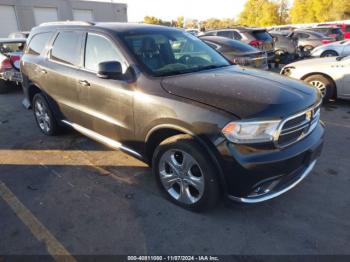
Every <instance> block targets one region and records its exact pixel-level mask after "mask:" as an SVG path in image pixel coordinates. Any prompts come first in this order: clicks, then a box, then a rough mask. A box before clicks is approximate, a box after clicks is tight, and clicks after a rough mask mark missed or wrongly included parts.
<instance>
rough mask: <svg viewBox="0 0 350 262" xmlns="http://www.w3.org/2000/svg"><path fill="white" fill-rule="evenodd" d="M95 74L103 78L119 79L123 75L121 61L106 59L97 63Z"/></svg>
mask: <svg viewBox="0 0 350 262" xmlns="http://www.w3.org/2000/svg"><path fill="white" fill-rule="evenodd" d="M97 76H98V77H100V78H105V79H115V80H119V79H122V77H123V69H122V65H121V63H119V62H117V61H107V62H102V63H100V64H98V72H97Z"/></svg>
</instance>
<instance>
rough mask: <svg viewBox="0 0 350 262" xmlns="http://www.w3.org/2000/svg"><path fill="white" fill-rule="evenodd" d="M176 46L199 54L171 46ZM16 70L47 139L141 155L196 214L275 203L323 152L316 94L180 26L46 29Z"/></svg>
mask: <svg viewBox="0 0 350 262" xmlns="http://www.w3.org/2000/svg"><path fill="white" fill-rule="evenodd" d="M174 42H181V43H184V45H191V46H192V47H193V49H192V50H193V51H189V50H186V52H185V53H182V52H181V51H178V49H176V50H175V51H174V50H173V49H172V46H173V43H174ZM21 70H22V73H23V78H24V80H23V89H24V93H25V99H26V102H25V104H26V105H27V106H32V108H33V111H34V117H35V120H36V122H37V124H38V127H39V129H40V130H41V131H42V132H43V133H44V134H46V135H54V134H57V132H58V131H59V125H60V124H64V125H68V126H70V127H72V128H74V129H76V130H78V131H79V132H81V133H82V134H84V135H86V136H89V137H91V138H93V139H95V140H97V141H99V142H101V143H104V144H106V145H108V146H110V147H111V148H115V149H120V150H123V151H125V152H127V153H129V154H131V155H133V156H135V157H137V158H140V159H141V160H143V161H145V162H146V163H148V164H149V165H151V166H152V170H153V174H154V176H155V178H156V180H157V182H158V185H159V187H160V189H161V191H162V192H163V193H164V195H165V196H166V197H167V198H168V199H170V200H171V201H173V202H174V203H176V204H177V205H180V206H182V207H184V208H188V209H191V210H203V209H207V208H209V207H213V206H215V203H216V202H217V200H218V199H219V196H220V195H221V194H223V195H227V196H229V198H231V199H233V200H235V201H239V202H245V203H258V202H261V201H265V200H268V199H271V198H274V197H277V196H279V195H281V194H282V193H285V192H286V191H288V190H289V189H291V188H293V187H294V186H296V185H297V184H298V183H299V182H300V181H302V180H303V179H304V178H305V177H306V176H307V175H308V174H309V173H310V171H311V170H312V169H313V167H314V165H315V163H316V160H317V158H318V156H319V154H320V151H321V148H322V143H323V133H324V128H323V126H322V124H321V123H320V122H319V113H320V109H319V106H320V102H321V96H320V94H319V92H317V91H316V90H314V89H311V88H309V87H308V86H307V85H305V84H303V83H302V82H299V81H294V80H289V79H288V78H285V77H282V76H279V75H276V74H273V73H266V72H264V71H261V70H254V69H249V68H243V67H239V66H235V65H231V64H230V63H229V61H227V60H226V59H225V58H224V57H223V56H221V55H220V54H219V53H218V52H216V51H215V50H213V49H212V48H210V47H209V46H208V45H206V44H205V43H204V42H203V41H201V40H200V39H198V38H197V37H195V36H193V35H191V34H189V33H186V32H184V31H183V30H178V29H174V28H168V27H162V26H154V25H153V26H152V25H145V24H126V23H97V24H94V25H92V24H88V23H84V24H82V23H72V22H70V23H68V22H66V23H62V24H61V25H58V24H57V23H54V24H53V25H51V26H50V25H46V26H39V27H37V28H35V29H33V30H32V33H31V34H30V37H29V45H28V47H27V48H26V50H25V54H24V55H23V58H22V60H21ZM301 127H302V128H301Z"/></svg>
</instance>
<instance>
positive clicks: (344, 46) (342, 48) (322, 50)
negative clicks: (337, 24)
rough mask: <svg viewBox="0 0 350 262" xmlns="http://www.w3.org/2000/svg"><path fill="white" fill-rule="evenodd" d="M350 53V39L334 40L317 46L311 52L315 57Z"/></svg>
mask: <svg viewBox="0 0 350 262" xmlns="http://www.w3.org/2000/svg"><path fill="white" fill-rule="evenodd" d="M348 55H350V40H343V41H338V42H334V43H331V44H328V45H322V46H318V47H316V48H315V49H314V50H312V52H311V56H313V57H329V56H348Z"/></svg>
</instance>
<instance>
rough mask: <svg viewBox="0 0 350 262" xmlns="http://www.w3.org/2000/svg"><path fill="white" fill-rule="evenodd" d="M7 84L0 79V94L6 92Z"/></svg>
mask: <svg viewBox="0 0 350 262" xmlns="http://www.w3.org/2000/svg"><path fill="white" fill-rule="evenodd" d="M8 90H9V86H8V84H7V83H6V81H4V80H0V94H4V93H6V92H8Z"/></svg>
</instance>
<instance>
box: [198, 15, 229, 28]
mask: <svg viewBox="0 0 350 262" xmlns="http://www.w3.org/2000/svg"><path fill="white" fill-rule="evenodd" d="M235 25H236V22H235V20H234V19H230V18H226V19H221V20H220V19H216V18H209V19H207V20H205V21H203V22H202V26H203V27H204V28H205V29H218V28H230V27H233V26H235Z"/></svg>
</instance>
